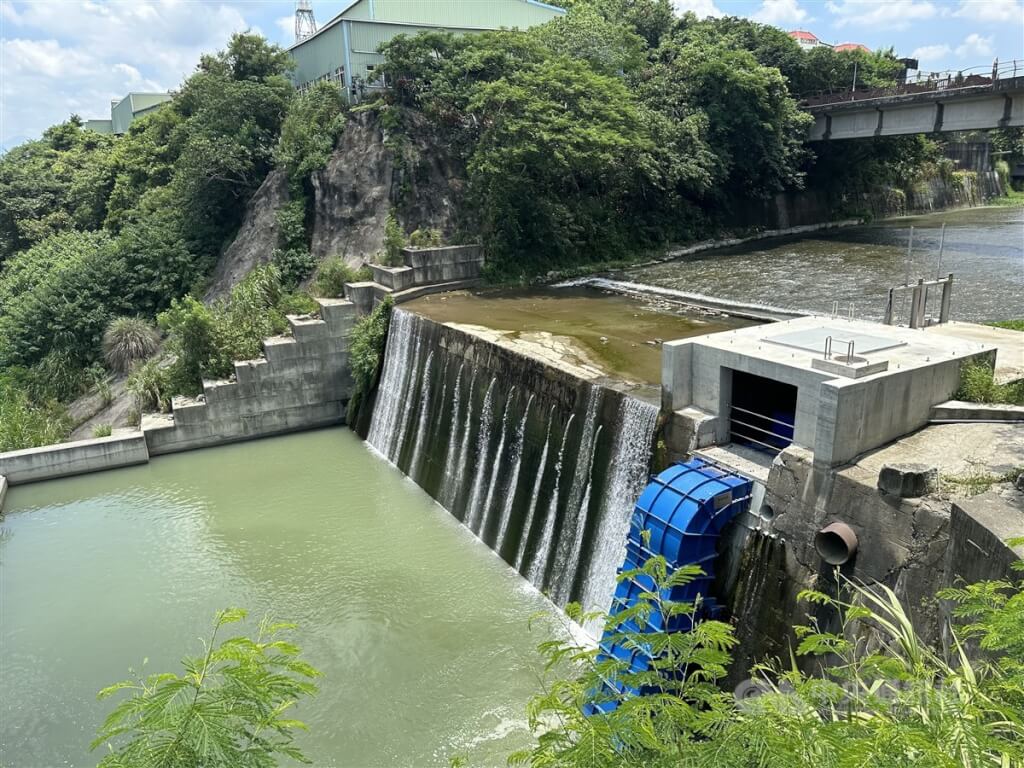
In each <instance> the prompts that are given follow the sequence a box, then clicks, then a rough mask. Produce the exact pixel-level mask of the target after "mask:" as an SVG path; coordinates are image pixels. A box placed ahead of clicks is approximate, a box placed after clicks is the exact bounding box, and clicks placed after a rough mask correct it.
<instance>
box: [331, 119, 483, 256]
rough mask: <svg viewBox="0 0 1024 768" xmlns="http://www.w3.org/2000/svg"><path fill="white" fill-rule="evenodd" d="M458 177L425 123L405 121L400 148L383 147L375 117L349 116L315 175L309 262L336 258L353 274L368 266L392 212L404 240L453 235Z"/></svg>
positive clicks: (385, 143)
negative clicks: (431, 232)
mask: <svg viewBox="0 0 1024 768" xmlns="http://www.w3.org/2000/svg"><path fill="white" fill-rule="evenodd" d="M463 175H464V174H463V171H462V169H461V167H459V165H458V164H457V163H456V162H454V161H453V159H452V158H451V155H450V153H449V152H447V150H446V149H445V148H444V146H443V144H442V143H441V142H440V141H439V140H438V138H437V137H436V136H435V135H434V134H433V132H432V130H431V128H430V126H429V125H427V123H426V121H425V119H424V118H423V117H421V116H419V115H415V114H411V113H410V114H406V115H405V116H404V117H403V129H402V138H401V140H400V141H399V140H396V141H389V137H388V136H387V135H386V134H385V132H384V129H383V128H382V127H381V125H380V120H379V118H378V117H377V116H376V115H374V114H371V113H368V112H364V113H360V114H357V115H354V116H353V117H352V118H351V119H350V120H349V122H348V124H347V125H346V126H345V131H344V133H343V134H342V137H341V142H340V145H339V146H338V148H337V149H336V150H335V151H334V154H333V155H331V159H330V160H329V161H328V163H327V167H326V168H324V169H323V170H322V171H319V172H318V173H315V174H314V175H313V188H314V190H315V211H316V218H315V221H314V225H313V242H312V247H311V251H312V254H313V256H314V257H315V258H316V259H317V260H318V261H323V260H324V259H326V258H329V257H332V256H340V257H342V258H343V259H344V260H345V262H346V263H347V264H350V265H352V266H359V265H361V264H363V263H365V262H369V261H372V260H373V259H374V257H375V256H376V255H377V254H378V253H379V252H380V251H381V250H382V249H383V247H384V225H385V223H386V221H387V217H388V212H389V211H391V210H392V208H393V209H394V210H395V214H396V217H397V218H398V220H399V222H400V223H401V225H402V226H403V228H404V229H405V231H406V232H412V231H413V230H415V229H419V228H437V229H440V230H442V231H443V232H444V233H445V234H451V232H452V231H453V230H454V228H455V221H456V212H457V210H458V201H459V197H460V195H461V192H462V188H463V186H464V185H463V181H462V179H463Z"/></svg>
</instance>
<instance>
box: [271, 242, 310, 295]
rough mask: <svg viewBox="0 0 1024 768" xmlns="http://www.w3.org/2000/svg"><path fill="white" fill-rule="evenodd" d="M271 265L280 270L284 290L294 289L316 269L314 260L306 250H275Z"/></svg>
mask: <svg viewBox="0 0 1024 768" xmlns="http://www.w3.org/2000/svg"><path fill="white" fill-rule="evenodd" d="M271 263H272V264H273V265H274V266H275V267H277V268H278V269H279V270H280V272H281V285H283V286H284V287H285V288H294V287H295V286H297V285H298V284H299V283H301V282H302V281H303V280H305V279H306V278H307V277H309V275H310V273H311V272H312V271H313V270H314V269H315V268H316V259H314V258H313V255H312V254H311V253H310V252H309V249H307V248H287V249H282V248H275V249H274V253H273V256H272V257H271Z"/></svg>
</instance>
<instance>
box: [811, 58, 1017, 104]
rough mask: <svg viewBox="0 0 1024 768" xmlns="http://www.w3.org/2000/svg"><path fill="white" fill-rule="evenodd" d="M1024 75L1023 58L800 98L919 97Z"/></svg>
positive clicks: (826, 101)
mask: <svg viewBox="0 0 1024 768" xmlns="http://www.w3.org/2000/svg"><path fill="white" fill-rule="evenodd" d="M1022 76H1024V59H1013V60H1012V61H1005V62H999V61H996V62H994V63H993V64H991V65H982V66H978V67H971V68H970V69H961V70H957V71H947V72H924V71H920V72H917V73H916V74H915V75H913V76H912V77H908V78H907V79H906V80H905V81H904V82H900V83H896V84H895V85H891V86H886V87H884V88H867V87H865V88H857V89H856V90H854V89H850V88H847V89H844V90H841V91H833V92H825V91H819V92H818V93H814V94H810V95H808V96H805V97H803V98H802V99H801V101H800V105H801V106H803V107H807V108H811V109H813V108H814V107H822V106H826V105H829V104H840V103H843V102H851V101H868V100H871V99H887V98H892V97H894V96H916V95H918V94H921V93H934V92H955V91H958V90H972V89H985V88H994V87H995V86H996V85H997V84H998V83H999V81H1000V80H1010V79H1013V78H1016V77H1022Z"/></svg>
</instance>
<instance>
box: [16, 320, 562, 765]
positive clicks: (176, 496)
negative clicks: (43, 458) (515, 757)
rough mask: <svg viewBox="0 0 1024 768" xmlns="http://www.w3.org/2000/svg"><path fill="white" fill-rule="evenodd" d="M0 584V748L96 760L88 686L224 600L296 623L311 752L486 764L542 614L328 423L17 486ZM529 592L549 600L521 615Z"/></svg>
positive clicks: (476, 545)
mask: <svg viewBox="0 0 1024 768" xmlns="http://www.w3.org/2000/svg"><path fill="white" fill-rule="evenodd" d="M397 327H401V325H400V324H399V325H398V326H397ZM423 357H424V358H425V357H426V355H423ZM435 370H439V368H437V367H436V362H435ZM388 418H390V416H389V417H388ZM424 465H426V462H424ZM0 605H2V623H0V647H2V652H3V657H2V660H0V690H2V691H3V698H2V702H0V764H2V765H4V766H11V768H37V767H40V768H41V767H42V766H46V767H50V766H87V765H89V766H91V765H95V764H96V762H97V760H98V759H99V756H100V753H98V752H97V753H94V754H89V753H88V750H87V747H88V744H89V742H90V741H91V739H92V737H93V735H94V733H95V729H96V727H97V725H99V724H100V723H101V722H102V720H103V717H104V716H105V714H106V713H107V712H108V711H109V709H110V707H111V704H110V702H97V701H96V692H97V691H98V690H99V689H100V688H102V687H104V686H106V685H109V684H110V683H113V682H116V681H118V680H122V679H124V678H126V677H128V676H129V667H134V668H135V669H140V668H141V666H140V665H142V663H143V659H145V658H147V657H148V659H149V661H148V664H147V665H146V667H145V670H146V671H147V672H157V671H171V670H173V671H179V670H180V667H179V665H178V662H179V660H180V658H181V657H182V656H183V655H185V654H188V653H195V652H198V651H199V649H200V647H201V646H200V643H199V640H198V638H199V637H200V636H206V635H207V632H208V629H209V626H210V621H211V619H212V617H213V615H214V612H215V611H217V610H218V609H221V608H224V607H227V606H242V607H246V608H248V609H249V610H250V612H251V616H253V617H255V618H256V619H258V618H259V617H260V616H262V615H263V614H264V612H270V613H272V614H273V615H274V616H275V617H278V618H281V619H288V620H292V621H295V622H297V623H298V625H299V631H298V634H297V636H296V640H297V641H298V642H299V644H300V645H301V646H302V647H303V650H304V655H305V656H306V657H307V658H308V659H309V661H310V662H311V663H313V664H314V665H316V666H317V667H319V668H320V669H321V670H322V671H323V673H324V674H323V677H322V678H320V681H319V684H320V688H321V692H320V694H319V695H318V696H317V697H316V699H315V700H312V701H310V702H308V703H302V704H300V705H299V707H298V708H297V711H296V712H295V716H296V717H299V718H301V719H303V720H305V721H307V722H308V723H309V724H310V727H311V730H310V732H309V733H308V734H304V735H300V737H299V740H300V743H301V745H302V746H303V747H304V748H305V749H306V751H307V753H308V755H309V756H310V757H311V758H313V759H314V761H315V763H316V764H317V765H322V766H339V767H341V766H353V767H358V768H365V767H366V766H388V767H390V766H411V765H416V766H447V765H448V758H449V757H452V756H455V755H464V756H466V757H467V758H468V759H469V764H470V765H474V766H477V765H479V766H501V765H504V764H505V762H504V761H505V757H506V755H507V754H508V753H509V752H510V751H513V750H515V749H518V748H521V747H523V746H525V745H526V744H528V743H529V738H530V737H529V734H528V731H527V728H526V722H525V715H524V712H525V704H526V701H527V699H528V698H529V696H531V695H532V694H533V693H534V692H536V690H537V682H536V674H537V672H538V671H539V670H540V668H541V664H542V659H541V658H540V657H539V655H538V654H537V653H536V651H535V650H534V649H535V647H536V644H537V643H538V642H540V641H541V640H543V639H544V638H545V637H550V636H551V633H552V632H553V631H556V630H555V629H554V627H555V626H556V624H557V623H558V622H557V621H556V619H555V617H554V609H553V607H552V606H551V604H550V603H549V602H547V601H546V600H544V599H543V598H542V597H541V596H540V595H538V594H537V592H536V591H535V590H534V589H533V588H532V587H530V586H529V585H528V584H527V583H526V582H524V581H523V579H522V578H521V577H520V576H519V575H518V574H516V573H515V571H514V570H512V569H511V568H508V567H506V566H504V565H503V564H502V562H501V561H500V560H499V559H498V558H496V557H495V556H494V555H493V553H491V552H490V551H489V550H488V549H487V547H485V546H484V545H482V544H481V543H480V542H479V541H478V540H477V539H475V538H474V537H473V536H472V534H470V533H469V531H468V530H467V529H466V528H465V527H463V526H462V525H461V524H460V523H458V522H457V521H456V520H455V519H454V518H453V517H452V516H451V515H449V514H448V513H447V512H445V511H444V510H443V509H442V508H441V507H439V506H438V505H437V504H435V503H434V502H433V501H432V500H431V499H430V497H428V496H427V495H426V494H425V493H423V491H421V490H420V489H419V488H417V487H416V486H415V485H413V484H412V483H411V482H407V481H404V480H403V478H402V476H401V474H400V473H399V472H397V471H396V470H395V469H394V467H392V466H390V465H389V464H388V463H386V462H385V461H383V460H381V459H380V458H379V457H377V456H375V455H373V453H371V452H370V451H368V450H367V449H366V447H365V446H364V445H363V444H362V443H361V442H360V441H359V439H358V438H357V437H356V436H355V435H354V434H353V433H351V432H349V431H348V430H346V429H343V428H338V429H331V430H323V431H318V432H309V433H304V434H299V435H293V436H288V437H280V438H273V439H269V440H260V441H256V442H251V443H245V444H241V445H234V446H227V447H223V448H214V449H209V450H204V451H197V452H194V453H188V454H181V455H178V456H169V457H162V458H160V459H158V460H155V461H154V462H152V463H151V464H148V465H145V466H142V467H134V468H130V469H122V470H116V471H112V472H105V473H100V474H95V475H89V476H83V477H79V478H70V479H66V480H57V481H52V482H47V483H41V484H37V485H30V486H22V487H17V488H14V489H12V490H11V492H10V494H9V496H8V499H7V504H6V512H5V514H4V516H3V518H0ZM538 611H541V612H546V613H547V614H548V615H550V616H551V617H552V618H551V619H550V621H544V622H541V623H542V625H544V626H541V627H539V628H535V629H534V630H532V631H531V630H530V629H529V626H528V625H529V623H530V619H531V617H532V616H533V615H534V614H535V613H536V612H538Z"/></svg>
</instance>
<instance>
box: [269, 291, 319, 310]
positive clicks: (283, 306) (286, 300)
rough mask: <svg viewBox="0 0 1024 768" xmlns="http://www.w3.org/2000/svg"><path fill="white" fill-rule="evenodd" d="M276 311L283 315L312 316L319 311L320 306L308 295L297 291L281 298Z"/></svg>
mask: <svg viewBox="0 0 1024 768" xmlns="http://www.w3.org/2000/svg"><path fill="white" fill-rule="evenodd" d="M277 309H278V311H279V312H281V313H282V314H284V315H312V314H315V313H317V312H319V311H320V305H319V304H317V303H316V300H314V299H313V297H312V296H310V295H309V294H308V293H304V292H302V291H297V292H295V293H288V294H285V295H284V296H282V297H281V299H280V300H279V301H278V302H277Z"/></svg>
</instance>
